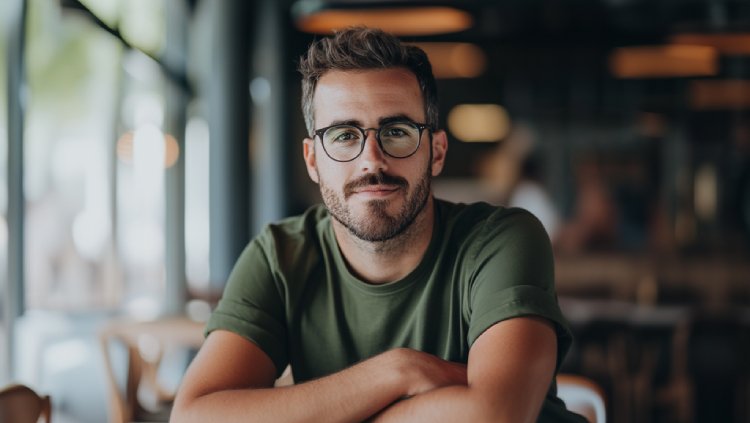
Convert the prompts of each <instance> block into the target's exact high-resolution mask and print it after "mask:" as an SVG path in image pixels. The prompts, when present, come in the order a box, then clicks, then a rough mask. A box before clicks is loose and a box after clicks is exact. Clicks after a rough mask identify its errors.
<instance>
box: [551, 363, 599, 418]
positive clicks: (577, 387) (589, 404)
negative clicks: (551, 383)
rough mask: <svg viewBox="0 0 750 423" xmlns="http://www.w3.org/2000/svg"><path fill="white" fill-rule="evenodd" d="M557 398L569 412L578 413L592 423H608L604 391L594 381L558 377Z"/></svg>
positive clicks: (576, 377) (561, 375)
mask: <svg viewBox="0 0 750 423" xmlns="http://www.w3.org/2000/svg"><path fill="white" fill-rule="evenodd" d="M557 396H558V397H560V399H561V400H563V401H564V402H565V405H566V407H568V410H570V411H572V412H574V413H578V414H580V415H582V416H583V417H585V418H586V420H588V421H589V422H590V423H606V421H607V408H606V401H605V400H604V398H605V396H604V391H603V390H602V388H601V387H600V386H599V385H598V384H597V383H596V382H594V381H593V380H591V379H589V378H586V377H583V376H577V375H569V374H558V375H557Z"/></svg>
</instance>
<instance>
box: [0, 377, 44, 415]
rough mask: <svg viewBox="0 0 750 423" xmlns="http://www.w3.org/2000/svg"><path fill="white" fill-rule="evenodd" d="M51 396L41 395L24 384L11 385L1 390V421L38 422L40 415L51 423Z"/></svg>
mask: <svg viewBox="0 0 750 423" xmlns="http://www.w3.org/2000/svg"><path fill="white" fill-rule="evenodd" d="M51 410H52V408H51V405H50V400H49V396H43V397H40V396H39V395H37V393H36V392H34V391H33V390H31V389H30V388H28V387H26V386H23V385H10V386H7V387H5V388H3V389H2V390H0V423H37V422H38V421H39V417H44V421H45V422H47V423H50V416H51Z"/></svg>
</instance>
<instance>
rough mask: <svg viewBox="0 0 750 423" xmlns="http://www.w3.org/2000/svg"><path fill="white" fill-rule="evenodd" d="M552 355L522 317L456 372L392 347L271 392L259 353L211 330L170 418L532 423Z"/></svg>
mask: <svg viewBox="0 0 750 423" xmlns="http://www.w3.org/2000/svg"><path fill="white" fill-rule="evenodd" d="M556 359H557V338H556V335H555V331H554V328H553V324H552V322H551V321H549V320H547V319H545V318H543V317H538V316H531V315H528V316H521V317H516V318H513V319H509V320H505V321H502V322H500V323H497V324H495V325H493V326H492V327H490V328H489V329H487V330H486V331H485V332H484V333H483V334H482V335H480V336H479V338H477V340H476V341H475V342H474V344H473V345H472V347H471V350H470V352H469V361H468V365H466V366H464V365H462V364H456V363H451V362H448V361H445V360H442V359H440V358H437V357H435V356H432V355H430V354H426V353H423V352H419V351H414V350H410V349H405V348H399V349H394V350H390V351H387V352H385V353H383V354H380V355H378V356H375V357H373V358H370V359H368V360H365V361H362V362H360V363H358V364H356V365H354V366H351V367H349V368H347V369H344V370H342V371H340V372H338V373H335V374H332V375H329V376H326V377H323V378H320V379H315V380H312V381H309V382H306V383H302V384H299V385H294V386H289V387H284V388H272V386H273V382H274V379H275V377H276V368H275V366H274V364H273V362H272V361H271V359H270V358H269V357H268V356H267V355H266V354H265V353H264V352H263V350H261V349H260V348H259V347H258V346H256V345H255V344H254V343H252V342H250V341H248V340H247V339H245V338H243V337H242V336H240V335H237V334H234V333H231V332H227V331H222V330H216V331H214V332H212V333H211V334H210V335H209V336H208V338H207V339H206V342H205V344H204V345H203V347H202V348H201V351H200V352H199V354H198V356H197V357H196V358H195V360H194V361H193V363H192V364H191V365H190V368H189V369H188V371H187V373H186V374H185V377H184V378H183V381H182V385H181V387H180V390H179V392H178V395H177V399H176V400H175V405H174V409H173V412H172V416H171V421H172V422H174V423H178V422H179V423H182V422H186V423H187V422H201V423H203V422H207V421H221V422H240V421H241V422H247V421H252V422H274V423H277V422H362V421H368V422H397V421H408V422H421V421H425V422H458V421H471V422H513V423H516V422H518V423H524V422H534V421H536V418H537V415H538V414H539V410H540V408H541V406H542V402H543V400H544V396H545V394H546V393H547V389H548V388H549V385H550V383H551V382H552V377H553V374H554V371H555V363H556ZM407 395H410V396H412V397H411V398H409V399H405V400H401V401H397V400H398V399H399V398H402V397H404V396H407Z"/></svg>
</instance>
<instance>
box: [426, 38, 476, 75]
mask: <svg viewBox="0 0 750 423" xmlns="http://www.w3.org/2000/svg"><path fill="white" fill-rule="evenodd" d="M413 45H415V46H417V47H419V48H421V49H422V50H424V52H425V53H427V57H428V58H429V59H430V64H431V65H432V73H433V74H434V75H435V78H438V79H447V78H475V77H477V76H479V75H481V74H483V73H484V71H485V70H486V69H487V56H486V55H485V54H484V50H482V49H481V48H480V47H479V46H477V45H475V44H469V43H413Z"/></svg>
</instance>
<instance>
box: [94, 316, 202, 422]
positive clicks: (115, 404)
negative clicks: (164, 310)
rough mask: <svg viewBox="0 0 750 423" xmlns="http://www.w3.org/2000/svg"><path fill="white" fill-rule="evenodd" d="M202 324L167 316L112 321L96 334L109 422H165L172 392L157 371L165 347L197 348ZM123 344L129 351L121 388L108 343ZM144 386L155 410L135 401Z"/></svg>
mask: <svg viewBox="0 0 750 423" xmlns="http://www.w3.org/2000/svg"><path fill="white" fill-rule="evenodd" d="M203 327H204V323H198V322H194V321H192V320H189V319H187V318H169V319H162V320H157V321H153V322H131V321H114V322H110V323H109V324H107V325H106V326H105V327H104V328H103V329H102V330H101V331H100V333H99V336H100V341H101V345H102V349H103V351H104V362H105V364H106V366H107V376H108V379H109V382H110V383H109V384H110V401H109V414H110V423H129V422H133V421H165V422H166V421H167V420H168V419H169V412H170V410H171V402H172V401H173V400H174V397H175V392H172V391H170V390H168V389H165V388H164V387H163V386H162V384H161V383H160V382H159V380H158V377H157V374H158V371H159V365H160V364H161V360H162V357H163V354H164V351H165V349H166V347H168V346H176V347H185V348H194V349H198V348H200V346H201V345H202V344H203ZM112 341H116V342H119V343H121V344H123V345H124V346H125V347H126V349H127V351H128V362H127V372H126V374H127V376H126V378H125V379H126V380H125V383H124V386H123V387H120V385H119V384H118V383H117V380H116V378H115V371H114V369H113V362H112V361H113V360H112V358H111V357H110V349H109V348H110V343H111V342H112ZM142 385H144V387H146V388H148V389H149V390H150V391H151V392H152V393H154V394H155V395H156V400H157V403H158V405H159V407H158V409H157V410H149V409H148V408H147V407H144V406H143V404H141V403H140V402H139V401H138V390H139V388H140V387H141V386H142Z"/></svg>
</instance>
